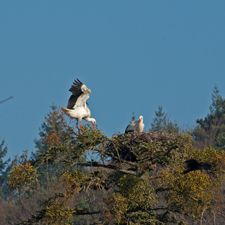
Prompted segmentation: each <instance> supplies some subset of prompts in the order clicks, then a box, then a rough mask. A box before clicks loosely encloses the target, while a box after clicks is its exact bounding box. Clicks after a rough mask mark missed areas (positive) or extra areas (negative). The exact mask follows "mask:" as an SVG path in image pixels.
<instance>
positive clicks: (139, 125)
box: [125, 116, 145, 134]
mask: <svg viewBox="0 0 225 225" xmlns="http://www.w3.org/2000/svg"><path fill="white" fill-rule="evenodd" d="M144 126H145V125H144V124H143V116H139V120H133V121H132V122H131V123H130V124H129V125H128V126H127V127H126V130H125V134H127V133H129V132H133V131H137V132H138V133H141V132H142V131H143V130H144Z"/></svg>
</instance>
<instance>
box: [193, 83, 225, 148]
mask: <svg viewBox="0 0 225 225" xmlns="http://www.w3.org/2000/svg"><path fill="white" fill-rule="evenodd" d="M209 109H210V113H209V114H207V116H206V117H205V118H204V119H197V120H196V123H197V124H198V125H197V127H196V128H195V130H194V132H193V134H194V137H195V145H196V147H199V148H205V147H207V146H214V147H215V148H216V149H224V150H225V99H223V97H222V96H221V95H220V93H219V89H218V87H217V85H215V87H214V89H213V93H212V104H211V105H210V107H209Z"/></svg>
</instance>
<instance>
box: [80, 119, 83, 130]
mask: <svg viewBox="0 0 225 225" xmlns="http://www.w3.org/2000/svg"><path fill="white" fill-rule="evenodd" d="M81 121H82V120H81ZM81 121H80V129H81V130H82V132H83V127H82V124H81Z"/></svg>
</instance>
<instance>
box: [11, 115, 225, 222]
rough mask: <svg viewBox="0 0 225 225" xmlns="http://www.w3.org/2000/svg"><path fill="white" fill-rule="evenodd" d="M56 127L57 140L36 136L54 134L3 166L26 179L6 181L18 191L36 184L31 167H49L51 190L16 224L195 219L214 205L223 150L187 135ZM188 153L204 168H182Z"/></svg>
mask: <svg viewBox="0 0 225 225" xmlns="http://www.w3.org/2000/svg"><path fill="white" fill-rule="evenodd" d="M59 113H61V112H59ZM62 128H63V129H62V131H63V132H62V133H61V134H59V136H57V138H56V136H55V135H53V137H55V139H54V138H53V137H52V138H50V139H49V138H47V139H45V138H44V139H43V141H44V140H53V139H54V140H55V141H48V143H49V145H48V146H47V148H46V149H45V151H42V152H41V153H40V154H38V155H37V157H35V158H33V159H32V160H28V161H27V162H24V163H21V164H17V170H19V171H22V173H21V174H20V173H16V171H15V170H16V168H15V167H14V168H13V169H12V170H11V174H10V180H11V181H17V180H20V179H19V178H20V177H25V178H26V179H25V180H24V182H22V183H17V185H15V186H13V188H14V189H15V190H16V191H17V192H19V191H20V190H21V189H22V190H23V191H24V190H25V192H23V193H24V194H26V193H27V192H29V191H30V189H31V186H29V185H30V184H31V183H32V181H35V182H37V187H38V183H40V182H41V179H40V178H41V176H39V171H38V170H39V168H41V167H45V166H48V167H50V166H53V167H57V170H56V171H55V172H56V176H55V177H54V179H55V180H54V181H53V182H52V183H51V185H52V187H53V189H54V192H52V195H51V196H49V197H48V198H47V199H46V200H45V202H44V204H43V206H42V207H41V208H40V210H39V211H38V212H37V213H35V214H33V216H32V217H30V218H29V219H28V220H26V221H23V222H21V224H35V223H40V222H41V223H42V224H76V221H79V222H78V224H99V223H101V224H174V223H175V224H184V222H185V219H184V216H186V217H188V218H195V219H199V220H201V218H202V215H203V213H206V212H207V213H211V214H216V213H218V212H220V211H219V210H218V209H217V211H215V210H214V208H215V205H216V204H217V202H216V196H217V194H218V188H219V187H220V186H221V183H222V182H223V180H224V173H223V171H224V169H225V168H224V162H225V153H224V152H223V151H219V150H217V151H216V150H215V149H214V148H212V147H210V148H206V149H204V150H196V149H194V148H193V142H192V140H191V136H190V135H178V134H171V133H168V132H166V131H161V132H145V133H141V134H136V133H132V134H119V135H114V136H113V137H112V138H108V137H106V136H105V135H104V134H103V132H102V131H101V130H99V129H96V130H93V129H92V128H91V126H84V127H83V133H82V134H77V133H76V132H75V131H74V128H73V127H70V126H69V125H68V124H64V125H63V127H62ZM50 133H51V132H50ZM53 133H54V132H53ZM50 136H52V135H50ZM45 137H48V135H45ZM58 138H59V139H60V141H57V140H59V139H58ZM43 143H44V142H43ZM191 159H196V161H197V162H198V163H206V164H210V165H211V167H210V171H211V172H210V174H207V173H205V171H204V170H199V169H196V170H193V171H190V172H188V173H184V172H185V171H186V164H185V162H186V161H187V160H191ZM53 167H52V168H53ZM84 168H85V169H84ZM36 178H37V180H36ZM15 184H16V182H15ZM21 193H22V192H21ZM217 206H218V204H217ZM87 218H92V219H87Z"/></svg>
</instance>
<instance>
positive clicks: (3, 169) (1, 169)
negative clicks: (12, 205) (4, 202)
mask: <svg viewBox="0 0 225 225" xmlns="http://www.w3.org/2000/svg"><path fill="white" fill-rule="evenodd" d="M7 151H8V148H7V146H6V145H5V140H2V142H1V143H0V198H2V199H7V196H8V194H9V193H10V192H11V189H10V187H9V184H8V178H9V171H10V168H11V166H10V165H9V162H10V159H7V160H6V161H4V160H3V158H4V157H5V156H6V154H7Z"/></svg>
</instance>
